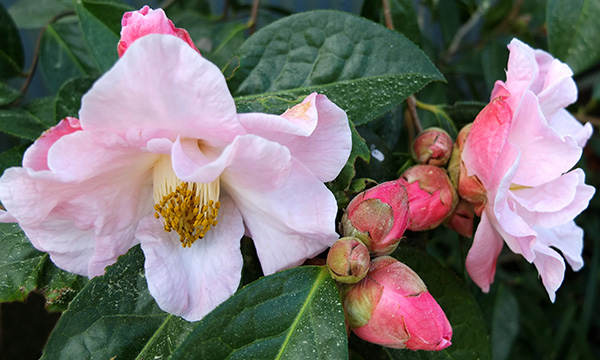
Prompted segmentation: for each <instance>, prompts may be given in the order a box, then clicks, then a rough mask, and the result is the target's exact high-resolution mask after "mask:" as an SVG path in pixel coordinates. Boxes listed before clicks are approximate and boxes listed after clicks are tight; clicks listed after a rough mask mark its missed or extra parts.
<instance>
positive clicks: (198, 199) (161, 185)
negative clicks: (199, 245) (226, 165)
mask: <svg viewBox="0 0 600 360" xmlns="http://www.w3.org/2000/svg"><path fill="white" fill-rule="evenodd" d="M153 175H154V203H155V205H154V210H156V212H155V213H154V216H155V217H156V218H157V219H159V218H160V217H162V218H163V220H164V224H165V227H164V229H165V231H166V232H171V230H175V231H177V233H178V234H179V240H180V241H181V246H183V247H190V246H192V244H193V243H194V242H195V241H196V240H198V239H202V238H203V237H204V236H205V235H206V234H207V233H208V231H209V230H210V228H211V227H212V226H216V225H217V222H218V221H217V215H218V213H219V208H220V207H221V203H220V202H219V195H220V190H221V187H220V184H219V178H217V179H216V180H214V181H213V182H210V183H208V184H205V183H190V182H183V181H181V180H180V179H179V178H178V177H177V175H175V171H173V166H172V165H171V158H170V157H169V156H162V158H161V159H160V160H159V161H158V163H157V164H156V166H155V167H154V174H153Z"/></svg>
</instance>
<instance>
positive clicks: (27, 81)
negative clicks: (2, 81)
mask: <svg viewBox="0 0 600 360" xmlns="http://www.w3.org/2000/svg"><path fill="white" fill-rule="evenodd" d="M70 15H75V12H74V11H67V12H64V13H60V14H58V15H56V16H55V17H53V18H52V19H50V21H48V23H46V25H44V27H43V28H42V30H41V31H40V34H39V35H38V38H37V41H36V44H35V51H34V53H33V60H32V62H31V66H30V67H29V71H27V78H26V79H25V83H24V84H23V86H21V90H20V92H21V97H20V98H19V99H17V100H16V101H15V102H13V103H12V105H13V106H17V105H19V104H20V103H21V101H22V100H23V98H24V97H25V93H26V92H27V90H28V89H29V86H30V85H31V80H32V79H33V75H34V74H35V70H36V68H37V64H38V60H39V55H40V47H41V45H42V36H44V33H45V32H46V29H48V26H50V25H51V24H53V23H55V22H56V21H58V20H60V19H62V18H63V17H66V16H70Z"/></svg>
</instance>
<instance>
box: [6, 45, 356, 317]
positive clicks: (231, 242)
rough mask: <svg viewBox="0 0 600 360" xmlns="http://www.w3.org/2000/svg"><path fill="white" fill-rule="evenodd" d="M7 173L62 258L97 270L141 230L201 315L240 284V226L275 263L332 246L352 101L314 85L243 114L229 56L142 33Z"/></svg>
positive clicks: (184, 307)
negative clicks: (225, 69)
mask: <svg viewBox="0 0 600 360" xmlns="http://www.w3.org/2000/svg"><path fill="white" fill-rule="evenodd" d="M79 115H80V120H79V121H78V120H77V119H72V118H71V119H66V120H63V121H62V122H61V123H60V124H58V125H57V126H56V127H54V128H53V129H51V130H50V131H49V132H47V133H45V134H44V135H43V136H42V137H41V138H40V139H38V140H37V141H36V142H35V143H34V145H32V146H31V147H30V148H29V149H28V150H27V152H26V154H25V156H24V159H23V167H22V168H11V169H8V170H7V171H6V172H5V173H4V175H3V176H2V178H1V179H0V200H1V201H2V203H3V204H4V206H5V207H6V209H7V211H8V213H9V214H10V216H9V215H7V214H5V215H3V219H4V220H5V221H6V220H10V217H14V218H15V219H16V220H17V221H18V222H19V224H20V226H21V227H22V228H23V230H24V231H25V233H26V234H27V236H28V237H29V239H30V240H31V242H32V243H33V244H34V246H35V247H36V248H38V249H39V250H41V251H45V252H48V253H49V254H50V257H51V259H52V261H54V263H55V264H56V265H58V266H59V267H61V268H63V269H65V270H68V271H71V272H74V273H77V274H82V275H87V276H97V275H101V274H103V273H104V269H105V267H106V266H108V265H110V264H112V263H114V262H115V261H116V259H117V257H118V256H119V255H121V254H124V253H125V252H126V251H127V250H128V249H129V248H131V247H132V246H134V245H136V244H138V243H141V247H142V250H143V251H144V254H145V257H146V261H145V270H146V278H147V281H148V287H149V289H150V292H151V293H152V295H153V296H154V298H155V299H156V301H157V303H158V304H159V306H160V307H161V308H162V309H163V310H165V311H168V312H170V313H173V314H177V315H181V316H183V317H184V318H186V319H188V320H198V319H200V318H202V317H203V316H204V315H205V314H207V313H208V312H209V311H211V310H212V309H213V308H214V307H215V306H217V305H218V304H220V303H221V302H223V301H224V300H226V299H227V298H228V297H229V296H230V295H231V294H232V293H233V292H235V290H236V289H237V287H238V285H239V281H240V276H241V268H242V255H241V254H240V239H241V237H242V236H243V235H244V234H247V235H249V236H251V237H252V238H253V240H254V243H255V245H256V249H257V253H258V257H259V260H260V262H261V265H262V268H263V271H264V273H265V274H272V273H274V272H275V271H278V270H280V269H283V268H287V267H292V266H296V265H299V264H300V263H302V262H303V261H304V260H305V259H307V258H310V257H313V256H315V255H316V254H318V253H320V252H321V251H323V250H324V249H326V248H327V247H329V246H331V245H332V244H333V243H334V242H335V241H336V240H337V239H338V236H337V234H336V232H335V217H336V214H337V204H336V201H335V198H334V197H333V195H332V194H331V192H330V191H329V190H328V189H327V188H326V187H325V185H324V184H323V182H326V181H330V180H333V179H334V178H335V177H336V176H337V174H338V173H339V171H340V170H341V169H342V167H343V165H344V164H345V163H346V160H347V158H348V156H349V154H350V148H351V135H350V129H349V126H348V119H347V116H346V114H345V112H344V111H343V110H341V109H340V108H338V107H337V106H336V105H335V104H333V103H332V102H330V101H329V100H328V99H327V98H326V97H325V96H323V95H317V94H311V95H309V96H308V97H307V98H306V99H305V100H304V101H303V102H302V103H301V104H299V105H297V106H295V107H293V108H291V109H289V110H288V111H286V112H285V113H284V114H283V115H281V116H276V115H268V114H260V113H248V114H237V113H236V107H235V103H234V101H233V98H232V97H231V94H230V93H229V91H228V88H227V85H226V83H225V79H224V77H223V75H222V74H221V72H220V71H219V69H218V68H217V67H216V66H215V65H213V64H212V63H210V62H209V61H207V60H206V59H204V58H203V57H201V56H200V55H199V54H198V52H196V51H195V50H193V49H192V48H191V47H190V46H189V45H188V44H186V43H185V42H184V41H182V40H181V39H179V38H177V37H174V36H169V35H156V34H154V35H148V36H145V37H143V38H140V39H138V40H136V41H135V43H133V44H132V45H131V46H130V47H129V48H128V49H127V52H126V53H125V54H124V55H123V57H121V58H120V59H119V61H117V63H116V64H115V66H114V67H113V68H112V69H111V70H109V71H108V72H107V73H106V74H105V75H104V76H102V77H101V78H100V79H99V80H98V81H97V82H96V83H95V84H94V86H93V87H92V89H91V90H90V91H89V92H88V93H87V94H86V95H85V96H84V97H83V99H82V108H81V110H80V113H79Z"/></svg>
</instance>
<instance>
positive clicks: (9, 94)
mask: <svg viewBox="0 0 600 360" xmlns="http://www.w3.org/2000/svg"><path fill="white" fill-rule="evenodd" d="M20 97H21V92H20V91H19V90H17V89H15V88H13V87H11V86H9V85H8V84H7V83H5V82H0V106H4V105H8V104H10V103H12V102H13V101H15V100H17V99H18V98H20Z"/></svg>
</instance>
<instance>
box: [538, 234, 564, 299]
mask: <svg viewBox="0 0 600 360" xmlns="http://www.w3.org/2000/svg"><path fill="white" fill-rule="evenodd" d="M534 249H535V260H533V264H534V265H535V267H536V268H537V269H538V272H539V274H540V276H541V278H542V283H543V284H544V287H545V288H546V292H548V296H549V297H550V301H552V302H554V300H555V299H556V290H558V288H559V287H560V285H561V284H562V282H563V279H564V277H565V261H564V260H563V258H562V257H561V256H560V254H559V253H558V252H556V251H554V250H553V249H552V248H550V247H549V246H547V245H545V244H543V243H541V242H538V243H536V245H535V248H534Z"/></svg>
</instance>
